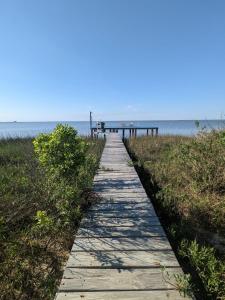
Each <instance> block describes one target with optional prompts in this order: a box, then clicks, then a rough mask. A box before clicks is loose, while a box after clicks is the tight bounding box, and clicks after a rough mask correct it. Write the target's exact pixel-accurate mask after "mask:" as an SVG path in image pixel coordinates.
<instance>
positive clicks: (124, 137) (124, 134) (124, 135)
mask: <svg viewBox="0 0 225 300" xmlns="http://www.w3.org/2000/svg"><path fill="white" fill-rule="evenodd" d="M124 139H125V129H123V141H124Z"/></svg>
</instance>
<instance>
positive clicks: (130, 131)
mask: <svg viewBox="0 0 225 300" xmlns="http://www.w3.org/2000/svg"><path fill="white" fill-rule="evenodd" d="M129 131H130V137H131V129H130V130H129Z"/></svg>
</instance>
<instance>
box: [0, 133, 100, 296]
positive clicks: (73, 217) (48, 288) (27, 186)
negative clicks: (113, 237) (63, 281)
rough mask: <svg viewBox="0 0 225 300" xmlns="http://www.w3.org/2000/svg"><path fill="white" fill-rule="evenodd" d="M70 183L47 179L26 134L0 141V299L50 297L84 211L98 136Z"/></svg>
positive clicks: (87, 140)
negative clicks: (86, 159)
mask: <svg viewBox="0 0 225 300" xmlns="http://www.w3.org/2000/svg"><path fill="white" fill-rule="evenodd" d="M83 139H85V141H86V142H88V144H89V146H88V150H87V154H86V155H88V156H89V157H91V158H92V159H91V160H90V159H89V160H88V163H86V164H85V165H84V167H83V168H82V172H81V173H80V174H79V175H78V176H77V177H76V180H75V181H74V182H73V183H72V184H71V182H68V181H67V180H59V179H57V180H56V178H54V176H53V177H51V176H50V177H49V175H47V174H46V171H45V170H44V168H42V167H41V166H40V164H39V162H38V159H37V157H36V155H35V153H34V147H33V143H32V142H33V140H32V139H30V138H26V139H24V138H17V139H4V140H0V249H1V250H0V299H7V300H8V299H10V300H11V299H53V298H54V295H55V292H56V287H57V284H58V283H59V280H60V278H61V275H62V267H63V264H64V263H65V261H66V258H67V256H68V253H69V250H70V247H71V245H72V242H73V239H74V233H75V231H76V228H77V225H78V224H79V221H80V218H81V216H82V214H83V212H84V210H85V209H86V208H87V207H88V205H90V203H91V197H92V193H91V185H92V179H93V176H94V173H95V171H96V168H97V167H98V162H99V159H100V156H101V152H102V149H103V147H104V140H101V139H99V140H94V141H92V140H90V139H88V138H83Z"/></svg>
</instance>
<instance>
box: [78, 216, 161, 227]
mask: <svg viewBox="0 0 225 300" xmlns="http://www.w3.org/2000/svg"><path fill="white" fill-rule="evenodd" d="M148 225H151V226H153V225H160V222H159V219H158V218H157V217H148V218H118V217H117V218H105V217H102V218H101V219H100V218H95V219H89V218H84V219H83V220H82V222H81V226H83V227H85V226H93V227H95V226H110V227H112V226H121V227H122V226H148Z"/></svg>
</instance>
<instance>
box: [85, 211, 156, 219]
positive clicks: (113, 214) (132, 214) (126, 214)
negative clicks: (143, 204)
mask: <svg viewBox="0 0 225 300" xmlns="http://www.w3.org/2000/svg"><path fill="white" fill-rule="evenodd" d="M151 216H156V213H155V211H154V209H150V208H148V209H145V210H135V209H130V210H129V211H126V210H113V211H109V210H105V211H90V212H89V213H88V214H87V218H91V219H94V218H102V217H106V218H143V217H144V218H146V217H151Z"/></svg>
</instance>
